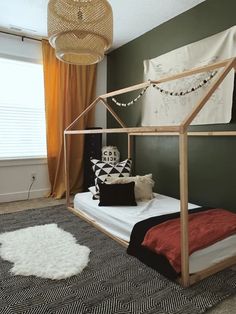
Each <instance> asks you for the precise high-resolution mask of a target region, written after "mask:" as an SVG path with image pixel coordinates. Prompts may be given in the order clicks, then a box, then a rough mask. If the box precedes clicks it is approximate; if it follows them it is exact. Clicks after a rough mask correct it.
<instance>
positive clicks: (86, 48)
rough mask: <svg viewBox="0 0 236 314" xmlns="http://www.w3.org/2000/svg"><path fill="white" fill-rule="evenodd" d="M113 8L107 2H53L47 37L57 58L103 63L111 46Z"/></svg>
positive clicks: (68, 0)
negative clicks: (105, 53)
mask: <svg viewBox="0 0 236 314" xmlns="http://www.w3.org/2000/svg"><path fill="white" fill-rule="evenodd" d="M112 33H113V18H112V8H111V6H110V4H109V3H108V2H107V1H106V0H50V1H49V3H48V37H49V42H50V44H51V45H52V47H53V48H55V53H56V57H57V58H58V59H59V60H61V61H64V62H67V63H71V64H80V65H86V64H93V63H97V62H99V61H101V60H102V59H103V57H104V52H105V51H106V50H107V49H108V48H110V46H111V44H112Z"/></svg>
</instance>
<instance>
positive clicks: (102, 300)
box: [0, 205, 236, 314]
mask: <svg viewBox="0 0 236 314" xmlns="http://www.w3.org/2000/svg"><path fill="white" fill-rule="evenodd" d="M48 223H57V224H58V226H59V227H61V228H63V229H64V230H65V231H68V232H70V233H72V234H73V235H74V236H75V237H76V238H77V239H78V242H79V243H80V244H82V245H86V246H88V247H89V248H90V249H91V253H90V262H89V264H88V267H87V268H85V269H84V271H83V272H82V273H81V274H79V275H77V276H73V277H71V278H68V279H65V280H59V281H53V280H50V279H41V278H36V277H33V276H30V277H23V276H13V275H11V274H10V273H9V270H10V268H11V264H10V263H9V262H6V261H3V260H2V259H0V313H1V314H7V313H12V314H13V313H14V314H18V313H22V314H23V313H24V314H30V313H33V314H34V313H57V314H64V313H65V314H85V313H86V314H115V313H119V314H128V313H130V314H141V313H145V314H154V313H155V314H156V313H158V314H167V313H170V314H177V313H179V314H180V313H181V314H190V313H191V314H197V313H203V312H205V311H207V309H209V308H211V307H212V306H214V305H216V304H217V303H219V302H220V301H222V300H224V299H225V298H226V297H228V296H231V295H233V294H235V293H236V271H233V270H230V269H228V270H224V271H223V272H221V273H218V274H216V275H214V276H212V277H209V278H208V279H205V280H203V281H202V282H200V283H198V284H195V285H194V286H192V287H191V288H188V289H183V288H182V287H180V286H179V285H178V284H175V283H173V282H170V281H169V280H167V279H165V278H164V277H163V276H161V275H159V274H158V273H157V272H155V271H154V270H152V269H150V268H148V267H146V266H145V265H143V264H142V263H141V262H139V261H138V260H137V259H135V258H133V257H131V256H129V255H127V254H126V253H125V249H124V248H123V247H122V246H120V245H119V244H117V243H116V242H114V241H113V240H111V239H109V238H108V237H106V236H105V235H104V234H102V233H100V232H99V231H97V230H96V229H95V228H93V227H91V226H89V225H88V224H87V223H85V222H83V221H81V220H80V219H79V218H78V217H76V216H74V215H73V214H71V213H70V212H69V211H67V210H66V209H65V206H63V205H61V206H55V207H48V208H44V209H33V210H27V211H24V212H18V213H14V214H4V215H0V233H2V232H6V231H13V230H16V229H20V228H25V227H28V226H34V225H40V224H48Z"/></svg>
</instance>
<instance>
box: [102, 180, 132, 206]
mask: <svg viewBox="0 0 236 314" xmlns="http://www.w3.org/2000/svg"><path fill="white" fill-rule="evenodd" d="M99 192H100V203H99V204H98V206H137V203H136V201H135V196H134V182H130V183H125V184H105V183H99Z"/></svg>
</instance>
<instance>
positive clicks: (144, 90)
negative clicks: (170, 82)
mask: <svg viewBox="0 0 236 314" xmlns="http://www.w3.org/2000/svg"><path fill="white" fill-rule="evenodd" d="M217 72H218V71H214V72H212V73H211V74H210V75H209V76H208V77H207V78H205V79H204V80H203V81H201V82H200V83H199V84H198V85H197V86H195V87H192V88H190V89H188V90H185V91H181V92H174V91H168V90H165V89H163V88H161V87H159V86H157V85H156V84H152V87H154V88H156V89H157V90H159V92H161V93H162V94H165V95H169V96H185V95H187V94H190V93H192V92H194V91H195V90H197V89H199V88H201V87H202V86H204V85H206V84H207V83H208V82H209V81H210V80H211V79H212V78H213V77H214V76H215V75H216V74H217ZM149 81H150V80H149ZM148 88H149V86H146V87H145V88H144V89H143V90H142V91H141V93H140V94H139V95H138V96H137V97H136V98H134V99H133V100H131V101H129V102H128V103H121V102H119V101H117V100H116V99H115V98H114V97H113V98H112V99H111V100H112V101H113V102H114V103H115V104H116V105H117V106H121V107H127V106H130V105H133V104H134V103H135V102H136V101H138V100H139V98H140V97H142V96H143V94H144V93H145V92H146V90H147V89H148Z"/></svg>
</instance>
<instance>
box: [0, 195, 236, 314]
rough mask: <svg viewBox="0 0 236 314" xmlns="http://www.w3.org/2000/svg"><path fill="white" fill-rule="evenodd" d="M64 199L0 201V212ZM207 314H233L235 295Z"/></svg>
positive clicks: (49, 203)
mask: <svg viewBox="0 0 236 314" xmlns="http://www.w3.org/2000/svg"><path fill="white" fill-rule="evenodd" d="M65 203H66V202H65V199H61V200H55V199H53V198H38V199H32V200H26V201H18V202H10V203H0V214H4V213H13V212H17V211H22V210H28V209H32V208H42V207H47V206H53V205H59V204H65ZM207 313H209V314H234V313H236V295H235V296H234V297H231V298H228V299H227V300H225V301H224V302H222V303H220V304H219V305H218V306H217V307H214V308H213V309H212V310H210V311H208V312H207Z"/></svg>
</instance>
